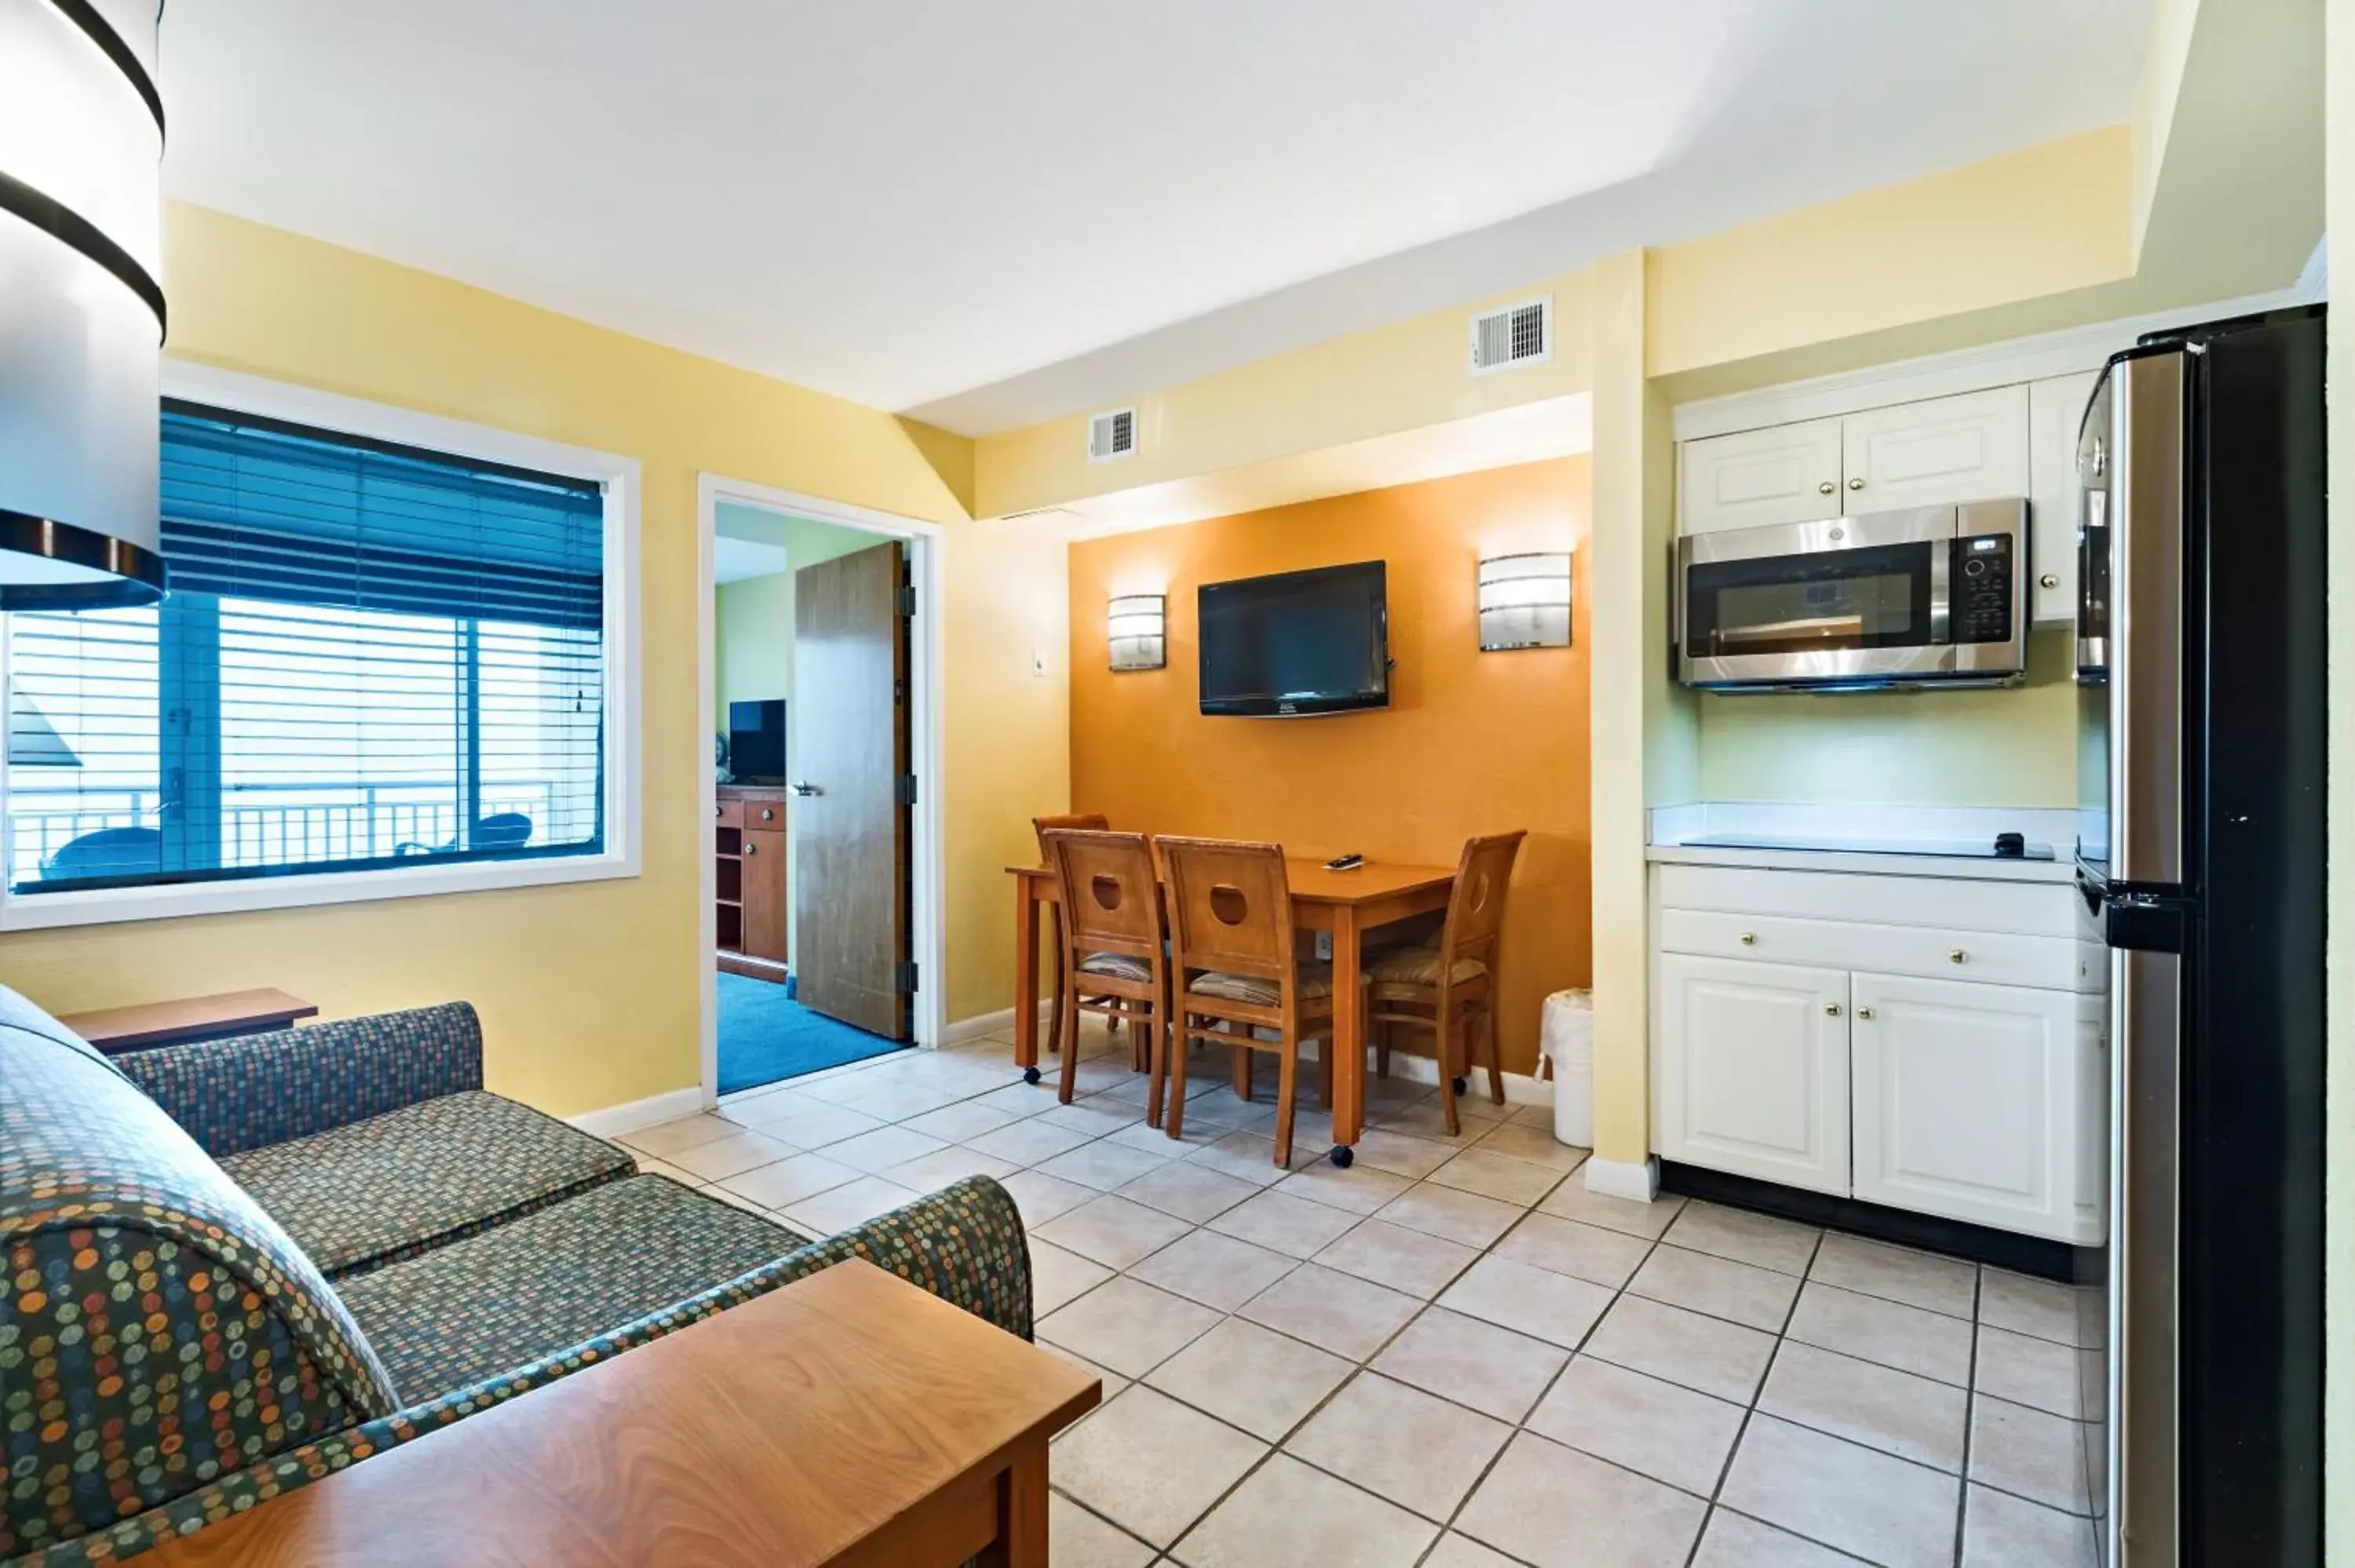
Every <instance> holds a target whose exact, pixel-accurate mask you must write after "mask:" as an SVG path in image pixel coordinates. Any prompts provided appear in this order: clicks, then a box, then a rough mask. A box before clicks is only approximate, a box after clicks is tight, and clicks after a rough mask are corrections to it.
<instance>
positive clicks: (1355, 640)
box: [1195, 561, 1391, 718]
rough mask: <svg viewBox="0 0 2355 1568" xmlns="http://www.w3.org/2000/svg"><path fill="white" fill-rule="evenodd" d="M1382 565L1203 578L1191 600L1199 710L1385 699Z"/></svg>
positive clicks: (1340, 706) (1326, 708)
mask: <svg viewBox="0 0 2355 1568" xmlns="http://www.w3.org/2000/svg"><path fill="white" fill-rule="evenodd" d="M1384 582H1385V579H1384V577H1383V565H1382V563H1381V562H1380V561H1359V562H1356V563H1353V564H1352V565H1349V566H1346V567H1317V568H1316V569H1315V570H1313V571H1305V572H1284V573H1280V574H1278V575H1276V576H1274V577H1241V578H1238V579H1236V580H1235V581H1232V582H1223V583H1204V584H1203V585H1202V586H1201V588H1199V590H1197V594H1196V599H1195V607H1196V624H1197V626H1198V627H1199V637H1200V640H1201V649H1202V711H1203V712H1204V713H1206V714H1241V715H1252V716H1269V717H1286V718H1288V717H1292V716H1295V715H1308V714H1337V713H1348V712H1349V711H1351V710H1353V709H1357V708H1380V707H1388V706H1389V705H1390V700H1391V660H1390V644H1391V637H1390V609H1389V599H1388V597H1387V595H1386V592H1385V587H1384Z"/></svg>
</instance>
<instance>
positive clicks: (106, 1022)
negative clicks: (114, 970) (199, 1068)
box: [58, 988, 319, 1056]
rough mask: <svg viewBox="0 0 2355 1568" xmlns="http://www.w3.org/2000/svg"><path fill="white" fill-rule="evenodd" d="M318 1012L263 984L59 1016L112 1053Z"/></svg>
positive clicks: (267, 1026) (274, 1025) (269, 1025)
mask: <svg viewBox="0 0 2355 1568" xmlns="http://www.w3.org/2000/svg"><path fill="white" fill-rule="evenodd" d="M318 1016H319V1010H318V1008H317V1007H316V1006H315V1005H314V1004H313V1003H311V1002H307V1001H304V1000H303V999H302V998H301V997H299V996H290V995H288V994H287V993H286V992H284V991H278V990H274V989H270V988H264V989H262V990H260V991H222V992H220V993H219V994H218V995H215V996H190V997H182V998H181V999H179V1000H178V1001H150V1002H143V1003H141V1004H140V1005H139V1006H137V1007H108V1008H101V1009H100V1010H99V1011H98V1012H72V1013H68V1014H67V1015H66V1016H65V1017H63V1018H60V1019H59V1020H58V1022H59V1023H62V1024H64V1025H65V1026H66V1027H67V1028H68V1029H70V1030H72V1031H73V1032H74V1033H77V1034H79V1035H80V1036H81V1037H82V1038H83V1039H85V1040H87V1041H89V1042H90V1043H91V1044H93V1045H95V1046H97V1047H98V1048H99V1049H100V1050H101V1051H103V1052H105V1053H106V1054H108V1055H110V1056H112V1055H116V1054H120V1053H122V1052H124V1051H146V1050H151V1049H153V1048H154V1047H155V1046H158V1045H184V1044H188V1043H189V1042H190V1041H195V1040H224V1039H227V1038H229V1036H230V1035H233V1034H261V1033H268V1032H269V1031H271V1030H272V1029H285V1028H288V1027H290V1026H291V1025H292V1024H293V1022H294V1021H295V1020H296V1019H298V1018H316V1017H318Z"/></svg>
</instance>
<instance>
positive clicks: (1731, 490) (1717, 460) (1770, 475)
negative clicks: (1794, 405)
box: [1677, 419, 1840, 534]
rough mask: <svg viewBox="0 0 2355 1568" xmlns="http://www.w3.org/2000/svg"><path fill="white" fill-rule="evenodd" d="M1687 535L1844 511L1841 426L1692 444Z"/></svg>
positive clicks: (1685, 468) (1682, 481)
mask: <svg viewBox="0 0 2355 1568" xmlns="http://www.w3.org/2000/svg"><path fill="white" fill-rule="evenodd" d="M1681 468H1682V471H1681V472H1680V473H1679V474H1678V486H1677V489H1678V494H1679V495H1680V496H1682V498H1683V505H1684V531H1685V532H1686V533H1688V534H1708V533H1712V532H1714V531H1716V530H1717V529H1720V528H1753V527H1758V526H1761V525H1763V524H1769V523H1808V522H1813V521H1814V520H1816V519H1817V518H1819V517H1837V516H1838V515H1839V512H1840V421H1839V420H1838V419H1812V420H1809V421H1808V422H1806V424H1800V425H1776V426H1774V427H1773V428H1772V429H1764V430H1744V431H1742V433H1741V434H1739V435H1733V436H1717V437H1713V438H1711V439H1710V440H1700V441H1687V442H1685V443H1684V448H1683V451H1682V455H1681Z"/></svg>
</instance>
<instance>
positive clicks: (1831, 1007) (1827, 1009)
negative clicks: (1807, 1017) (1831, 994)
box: [1824, 1001, 1839, 1018]
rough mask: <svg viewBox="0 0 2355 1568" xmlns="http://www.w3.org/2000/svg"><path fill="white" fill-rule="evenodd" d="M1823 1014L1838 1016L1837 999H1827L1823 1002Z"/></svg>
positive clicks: (1829, 1016)
mask: <svg viewBox="0 0 2355 1568" xmlns="http://www.w3.org/2000/svg"><path fill="white" fill-rule="evenodd" d="M1824 1016H1825V1017H1826V1018H1838V1016H1839V1003H1838V1002H1837V1001H1828V1002H1826V1003H1824Z"/></svg>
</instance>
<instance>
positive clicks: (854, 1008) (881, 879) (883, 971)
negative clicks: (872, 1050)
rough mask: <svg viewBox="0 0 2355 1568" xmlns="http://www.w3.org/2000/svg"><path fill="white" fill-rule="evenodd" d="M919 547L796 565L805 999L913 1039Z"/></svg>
mask: <svg viewBox="0 0 2355 1568" xmlns="http://www.w3.org/2000/svg"><path fill="white" fill-rule="evenodd" d="M907 576H908V574H907V554H906V546H903V545H901V544H900V543H899V542H897V541H894V542H892V543H890V544H888V545H878V546H874V547H873V548H871V549H866V550H860V551H858V552H857V553H856V554H854V555H848V556H839V557H837V559H834V560H831V561H823V562H820V563H819V564H818V565H816V566H811V567H802V568H801V569H800V570H799V571H797V572H795V573H794V696H793V703H794V733H793V746H794V756H793V757H792V758H788V759H787V762H786V771H787V773H788V775H789V776H790V777H791V778H792V779H793V789H794V801H793V810H792V812H791V815H790V816H789V818H788V820H787V823H788V831H790V832H792V834H793V836H794V887H793V899H794V972H795V974H796V975H797V976H798V977H799V984H800V991H799V992H798V993H797V994H798V995H799V997H800V1000H801V1001H803V1003H805V1005H807V1006H808V1007H810V1008H812V1009H814V1010H815V1011H816V1012H823V1013H825V1014H826V1016H828V1017H829V1018H838V1019H840V1020H841V1021H842V1022H845V1023H848V1024H853V1025H856V1026H857V1027H858V1028H860V1029H864V1030H867V1031H868V1032H870V1033H876V1034H881V1035H885V1036H888V1037H889V1038H890V1039H893V1040H904V1039H906V1038H908V1034H909V1018H910V1011H909V996H908V991H911V990H912V987H913V981H914V977H913V975H912V972H911V969H910V967H909V963H908V958H909V938H908V906H909V893H908V889H909V861H908V855H909V836H908V808H907V806H906V805H904V804H902V803H901V802H902V793H901V783H900V781H901V779H903V778H905V777H907V776H908V773H909V747H908V706H907V691H908V622H907V620H906V618H905V617H903V616H902V615H901V614H900V604H901V590H902V588H904V587H905V585H906V583H907Z"/></svg>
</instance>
